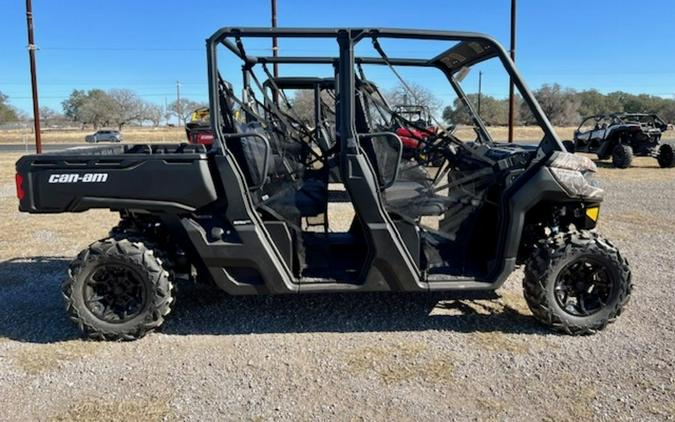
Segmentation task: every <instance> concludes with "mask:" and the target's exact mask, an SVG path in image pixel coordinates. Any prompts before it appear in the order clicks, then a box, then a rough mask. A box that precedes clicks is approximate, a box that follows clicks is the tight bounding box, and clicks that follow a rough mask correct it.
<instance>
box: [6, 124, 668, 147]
mask: <svg viewBox="0 0 675 422" xmlns="http://www.w3.org/2000/svg"><path fill="white" fill-rule="evenodd" d="M575 129H576V127H557V128H556V129H555V130H556V132H557V133H558V136H560V138H561V139H572V137H573V134H574V130H575ZM488 130H489V132H490V135H491V136H492V137H493V139H495V140H497V141H506V140H507V139H508V128H507V127H504V126H495V127H489V128H488ZM93 132H94V130H92V129H90V128H89V129H87V130H84V131H83V130H78V129H73V130H46V131H44V132H43V134H42V142H43V143H45V144H78V143H84V137H85V136H86V135H87V134H90V133H93ZM455 134H456V135H457V136H458V137H459V138H460V139H462V140H470V139H473V138H474V137H475V135H474V133H473V130H472V129H470V128H466V127H459V128H458V129H457V131H456V132H455ZM122 136H123V138H124V142H125V143H162V142H186V138H185V129H183V128H182V127H180V128H178V127H173V128H169V127H159V128H150V127H145V128H141V127H129V128H125V129H123V130H122ZM541 137H542V132H541V130H540V129H539V128H538V127H531V126H519V127H516V128H514V138H515V139H516V140H520V141H528V142H529V141H538V140H539V139H541ZM663 138H664V139H669V140H674V139H675V131H673V130H669V131H667V132H665V133H664V136H663ZM34 142H35V141H34V137H33V134H32V133H31V131H30V130H14V129H13V130H0V145H2V144H24V143H27V144H28V145H32V144H33V143H34Z"/></svg>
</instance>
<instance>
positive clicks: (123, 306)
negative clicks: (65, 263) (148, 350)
mask: <svg viewBox="0 0 675 422" xmlns="http://www.w3.org/2000/svg"><path fill="white" fill-rule="evenodd" d="M160 255H161V252H160V251H158V250H155V249H154V248H153V247H152V245H151V244H150V243H149V242H147V241H145V240H143V239H137V238H124V237H121V238H120V237H117V238H108V239H104V240H100V241H98V242H95V243H93V244H91V245H90V246H89V247H88V248H87V249H85V250H83V251H82V252H80V254H79V255H78V256H77V258H75V260H73V261H72V262H71V264H70V268H69V270H68V278H67V279H66V281H65V282H64V283H63V284H62V293H63V297H64V299H65V302H66V310H67V311H68V314H69V316H70V319H71V320H73V321H74V322H75V323H76V324H77V325H78V327H79V328H80V330H81V331H82V332H83V334H84V335H86V336H87V337H90V338H93V339H97V340H135V339H138V338H141V337H143V336H145V335H146V334H147V333H149V332H151V331H153V330H155V329H157V328H158V327H160V326H161V325H162V323H163V322H164V318H165V316H166V315H168V314H169V312H171V305H172V304H173V301H174V299H173V282H172V279H173V277H172V275H171V272H170V270H169V268H168V267H167V265H166V263H165V262H163V261H162V259H160V258H159V256H160Z"/></svg>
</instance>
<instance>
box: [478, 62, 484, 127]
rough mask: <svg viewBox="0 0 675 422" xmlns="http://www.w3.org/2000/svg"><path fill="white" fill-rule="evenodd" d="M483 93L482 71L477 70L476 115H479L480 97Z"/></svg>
mask: <svg viewBox="0 0 675 422" xmlns="http://www.w3.org/2000/svg"><path fill="white" fill-rule="evenodd" d="M482 93H483V71H482V70H481V71H479V72H478V115H479V116H480V99H481V97H482Z"/></svg>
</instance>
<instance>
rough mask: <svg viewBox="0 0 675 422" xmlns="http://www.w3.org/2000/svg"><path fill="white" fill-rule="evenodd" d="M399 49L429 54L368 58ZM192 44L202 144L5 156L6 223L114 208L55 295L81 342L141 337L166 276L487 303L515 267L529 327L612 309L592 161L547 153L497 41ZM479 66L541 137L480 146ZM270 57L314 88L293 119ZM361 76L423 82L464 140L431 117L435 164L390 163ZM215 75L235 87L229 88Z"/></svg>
mask: <svg viewBox="0 0 675 422" xmlns="http://www.w3.org/2000/svg"><path fill="white" fill-rule="evenodd" d="M272 37H277V38H280V39H281V40H282V42H284V43H289V44H291V43H292V42H294V41H297V40H299V39H300V40H302V41H306V40H307V42H310V41H311V42H314V43H319V42H320V43H323V47H322V48H323V49H324V50H325V51H326V54H325V55H323V56H307V55H305V56H291V55H279V56H260V55H252V52H253V51H260V50H261V49H260V48H256V46H260V45H267V44H268V43H269V41H270V38H272ZM411 41H414V42H417V43H430V45H433V46H434V48H439V52H438V53H437V54H434V55H431V56H430V57H422V56H421V54H422V53H421V52H424V51H427V52H428V51H429V48H427V49H426V50H425V49H423V48H422V49H415V50H414V51H416V52H418V53H416V54H414V55H412V56H407V57H396V56H389V55H388V54H387V53H386V51H385V48H384V46H383V44H386V43H394V42H411ZM263 43H264V44H263ZM289 44H282V45H289ZM313 45H316V44H313ZM247 46H252V47H251V48H250V49H248V47H247ZM441 46H442V47H441ZM206 47H207V48H206V50H207V59H208V66H207V67H208V82H209V100H210V101H209V110H210V113H209V114H210V120H211V130H212V132H213V134H214V143H213V145H211V146H206V145H192V144H181V145H162V144H153V145H133V146H132V145H124V146H122V145H119V146H106V147H91V148H90V149H87V150H83V149H77V150H65V151H60V152H51V153H47V154H42V155H29V156H25V157H22V158H21V159H20V160H19V161H18V162H17V165H16V168H17V176H16V184H17V196H18V198H19V208H20V210H21V211H24V212H30V213H63V212H81V211H86V210H89V209H94V208H104V209H111V210H115V211H119V213H120V216H121V219H120V222H119V224H118V225H117V226H116V227H114V228H113V229H112V230H111V232H110V236H109V237H108V238H106V239H102V240H99V241H96V242H94V243H92V244H91V245H90V246H89V247H88V248H86V249H85V250H83V251H82V252H81V253H80V254H79V255H78V256H77V257H76V258H75V259H74V260H73V261H72V263H71V264H70V267H69V270H68V275H67V278H66V280H65V282H64V283H63V286H62V292H63V297H64V298H65V302H66V307H67V311H68V313H69V315H70V317H71V319H73V320H74V321H75V322H76V323H77V325H78V326H79V327H80V328H81V329H82V330H83V331H84V333H85V334H86V335H88V336H90V337H93V338H99V339H114V340H119V339H135V338H139V337H142V336H143V335H145V334H146V333H147V332H149V331H152V330H153V329H156V328H158V327H159V326H160V325H162V323H163V322H164V318H165V317H166V316H167V314H169V312H170V311H171V309H172V307H173V305H174V297H175V290H174V286H175V284H176V282H177V281H178V280H183V279H188V280H190V279H191V280H195V281H198V282H205V283H212V284H214V285H216V286H218V287H219V288H221V289H223V290H224V291H226V292H228V293H230V294H232V295H243V294H284V293H326V292H372V291H405V292H430V291H463V292H467V291H472V292H492V291H494V290H496V289H498V288H499V287H500V286H501V285H502V284H503V283H504V281H505V280H506V278H507V277H508V276H509V274H511V273H512V271H513V270H514V269H515V268H516V267H517V266H523V267H524V272H525V277H524V281H523V287H524V294H525V298H526V300H527V303H528V305H529V306H530V308H531V310H532V313H533V314H534V316H535V318H537V319H538V320H539V321H541V322H543V323H544V324H547V325H549V326H551V327H553V328H554V329H556V330H560V331H563V332H566V333H569V334H585V333H593V332H595V331H597V330H600V329H602V328H604V327H605V326H606V325H607V324H608V323H609V322H612V321H614V319H615V318H616V317H617V316H618V315H619V313H620V312H621V310H622V308H623V307H624V305H625V304H626V303H627V301H628V298H629V296H630V293H631V288H632V284H631V272H630V267H629V265H628V263H627V261H626V260H625V259H624V258H623V257H622V256H621V254H620V253H619V251H618V250H617V248H616V247H615V246H614V245H612V244H611V243H610V242H609V241H607V240H605V239H604V238H602V237H601V236H600V235H599V234H597V233H596V231H595V230H594V229H595V226H596V222H597V219H598V216H599V207H600V204H601V202H602V199H603V191H602V189H600V188H599V187H598V186H597V184H596V183H595V182H594V181H593V179H592V176H593V173H594V172H595V170H596V168H595V165H594V164H593V162H592V161H591V160H589V159H588V158H586V157H582V156H576V155H573V154H569V153H567V152H564V147H563V145H562V143H561V141H560V139H559V138H558V137H557V135H556V134H555V132H554V131H553V128H552V127H551V124H550V123H549V121H548V120H547V118H546V116H545V115H544V113H543V112H542V110H541V108H540V107H539V105H538V104H537V101H536V99H535V98H534V96H533V95H532V93H531V92H530V91H529V90H528V88H527V87H526V86H525V83H524V82H523V81H522V79H521V77H520V75H519V73H518V72H517V70H516V69H515V67H514V64H513V62H512V61H511V60H510V59H509V57H508V55H507V54H506V52H505V51H504V49H503V48H502V46H501V45H499V44H498V43H497V42H496V41H495V40H494V39H492V38H490V37H488V36H486V35H482V34H478V33H467V32H443V31H426V30H405V29H382V28H377V29H369V28H328V29H291V28H275V29H271V28H223V29H220V30H219V31H217V32H216V33H215V34H213V35H212V36H211V37H210V38H209V39H208V40H207V42H206ZM306 50H307V49H306V47H305V49H304V50H302V51H306ZM362 50H365V51H362ZM407 51H411V49H408V50H407ZM228 60H229V62H228ZM484 62H485V63H487V62H490V63H491V65H496V66H498V67H499V68H501V69H502V70H503V71H505V73H506V75H507V79H506V80H513V82H514V83H515V86H516V87H517V88H518V90H519V91H520V95H521V97H522V99H523V107H529V108H530V109H531V112H532V114H533V116H534V117H535V119H536V121H537V123H538V125H539V127H540V129H541V133H542V138H541V142H540V143H539V144H538V145H534V146H533V145H530V146H519V145H515V144H499V143H496V142H494V141H493V139H492V138H491V137H490V134H489V132H488V131H487V129H486V127H485V124H484V122H483V120H482V119H481V117H480V115H479V114H478V113H476V112H475V108H474V106H473V104H472V103H471V101H470V100H469V96H468V95H466V94H465V92H464V88H463V87H462V80H463V79H464V77H465V76H466V75H467V73H468V70H469V69H471V68H472V67H474V66H480V65H481V64H482V63H484ZM273 64H277V65H278V66H279V67H280V71H283V69H291V70H289V71H287V72H290V71H292V72H293V74H295V75H302V74H305V75H306V73H312V74H313V75H312V76H316V78H315V79H314V82H313V83H312V84H305V86H311V89H313V90H314V91H315V96H314V101H310V103H311V108H313V114H312V119H311V121H310V122H307V119H298V116H297V115H298V114H299V113H298V112H297V111H298V110H293V107H291V108H289V107H288V104H287V102H286V100H287V99H284V93H283V89H282V88H281V87H280V85H283V84H285V83H290V82H291V81H288V80H286V81H283V80H281V78H275V77H274V76H273V75H272V73H271V72H270V69H269V66H270V65H273ZM362 67H368V68H371V67H377V68H379V69H381V70H384V71H388V70H390V71H391V72H392V73H393V74H394V75H395V76H396V77H397V78H399V79H401V81H402V82H403V81H404V79H403V77H402V69H408V70H410V69H412V70H418V69H419V70H420V71H422V70H423V71H430V72H434V75H438V76H439V77H440V78H441V80H442V81H444V83H447V86H448V92H454V94H455V95H457V97H458V98H460V99H461V101H462V103H463V104H464V106H465V107H466V108H467V110H468V112H469V114H470V116H472V120H473V122H474V126H473V129H474V131H475V136H474V137H472V138H471V139H464V140H461V139H460V138H459V137H458V136H459V135H457V136H456V135H455V133H454V129H453V128H454V125H452V124H448V126H447V127H444V128H443V127H439V128H438V130H436V131H434V133H432V134H430V135H429V136H428V137H427V138H426V139H424V140H423V146H422V148H424V154H425V155H430V154H440V155H441V157H442V162H440V163H439V162H436V161H435V160H428V161H425V160H415V159H406V158H404V157H403V146H402V142H401V139H400V137H399V136H398V135H397V134H396V133H395V132H393V131H391V130H388V129H387V127H388V125H389V124H390V123H391V119H389V118H387V117H386V112H384V111H383V110H385V108H384V107H381V105H379V104H378V100H377V95H376V94H375V89H374V88H373V89H367V87H368V86H370V85H369V82H368V79H367V78H366V76H365V74H364V73H363V72H361V70H362ZM300 69H301V70H302V73H301V70H300ZM320 69H323V70H322V71H320ZM387 69H388V70H387ZM228 72H229V74H234V75H236V76H237V77H238V78H240V79H238V80H235V79H233V78H229V79H226V78H225V77H224V76H223V75H227V74H228ZM320 72H325V73H320ZM235 84H236V85H235ZM364 87H365V88H364ZM235 90H237V91H239V90H240V91H241V94H235ZM322 90H325V91H326V92H325V93H324V94H323V95H322ZM329 110H332V112H331V111H329ZM381 112H382V113H384V114H385V116H384V117H382V116H381ZM378 116H379V117H378ZM345 201H346V202H348V203H349V204H351V206H352V207H353V218H351V219H350V220H351V222H350V223H349V224H346V225H344V226H343V227H341V226H340V225H339V224H337V223H335V219H332V218H331V217H332V216H333V213H334V212H335V206H336V204H335V203H337V202H345Z"/></svg>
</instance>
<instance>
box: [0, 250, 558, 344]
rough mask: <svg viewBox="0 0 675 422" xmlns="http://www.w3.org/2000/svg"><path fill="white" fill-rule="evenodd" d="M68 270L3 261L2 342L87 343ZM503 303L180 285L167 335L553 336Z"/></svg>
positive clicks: (43, 261)
mask: <svg viewBox="0 0 675 422" xmlns="http://www.w3.org/2000/svg"><path fill="white" fill-rule="evenodd" d="M67 265H68V259H67V258H62V257H35V258H32V259H30V260H28V259H21V260H19V259H13V260H8V261H4V262H0V287H1V290H0V309H2V312H0V339H2V338H3V337H4V338H9V339H13V340H17V341H22V342H31V343H51V342H57V341H65V340H70V339H74V338H78V337H79V336H80V334H79V331H78V330H77V329H76V327H75V326H74V325H73V324H72V323H71V322H70V320H69V319H68V317H67V315H66V312H65V310H64V308H63V301H62V299H61V296H60V288H59V285H60V282H61V280H62V278H63V277H64V275H65V272H66V268H67ZM467 297H468V299H467ZM498 297H499V296H498V295H495V294H492V293H488V294H487V296H486V294H485V293H482V294H481V295H480V296H479V297H478V296H474V297H473V298H472V297H471V296H468V295H467V294H466V293H463V294H462V296H461V299H458V298H457V296H455V295H453V294H449V293H356V294H308V295H286V296H228V295H227V294H225V293H224V292H221V291H220V290H217V289H216V288H213V287H208V286H196V285H192V284H181V285H179V291H178V294H177V302H176V305H175V307H174V310H173V312H172V313H171V314H170V315H169V317H168V319H167V321H166V322H165V324H164V327H163V329H162V331H163V332H164V333H165V334H169V335H187V334H195V335H199V334H211V335H227V334H246V333H305V332H337V333H340V332H378V331H421V330H448V331H456V332H467V333H470V332H503V333H520V334H549V333H550V332H549V331H548V330H546V329H544V328H542V327H540V326H539V325H538V324H537V323H536V322H535V320H534V319H533V318H532V317H531V316H530V315H526V314H523V313H522V312H520V310H519V309H517V308H514V307H512V306H510V305H509V304H508V301H507V303H503V301H500V302H499V304H498V305H496V306H492V302H489V301H486V300H484V299H497V298H498ZM478 298H480V300H478ZM495 303H496V302H495ZM432 311H433V312H432Z"/></svg>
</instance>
